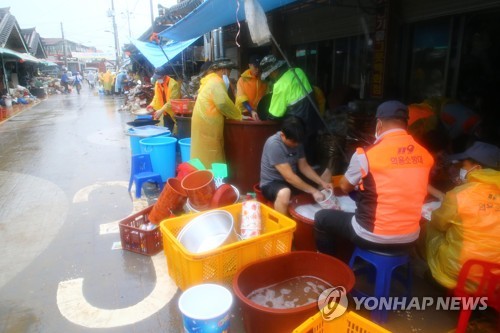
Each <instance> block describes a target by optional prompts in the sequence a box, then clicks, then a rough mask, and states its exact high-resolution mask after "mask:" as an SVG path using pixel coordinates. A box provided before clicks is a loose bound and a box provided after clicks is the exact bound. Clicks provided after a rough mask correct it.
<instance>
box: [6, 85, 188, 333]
mask: <svg viewBox="0 0 500 333" xmlns="http://www.w3.org/2000/svg"><path fill="white" fill-rule="evenodd" d="M121 103H123V100H121V99H119V98H113V97H108V96H97V95H94V94H93V93H92V92H91V91H89V90H88V89H87V88H85V89H84V90H83V91H82V93H81V95H77V94H76V92H73V93H72V94H70V95H53V96H50V97H49V98H48V99H47V100H45V101H43V102H42V103H40V104H39V105H36V106H34V107H32V108H30V109H28V110H25V111H23V112H22V113H20V114H18V115H16V116H15V117H13V118H10V119H9V120H8V121H5V122H3V123H1V124H0V197H1V199H0V247H1V248H2V256H1V257H0V267H2V270H1V273H0V300H1V301H0V304H1V305H0V332H89V331H94V330H93V329H95V328H99V329H101V328H102V329H106V331H107V332H170V331H175V332H179V331H180V328H179V327H180V320H181V318H180V314H178V311H177V299H178V296H179V292H178V289H177V287H176V286H175V284H174V283H173V282H172V280H171V279H170V278H169V277H168V273H167V271H166V269H167V268H166V262H165V257H164V255H163V252H161V253H160V254H158V255H156V256H154V257H152V258H150V257H148V256H142V255H139V254H135V253H132V252H128V251H123V250H121V249H119V248H118V249H113V248H114V246H116V245H117V244H119V242H120V235H119V230H118V221H120V220H122V219H124V218H125V217H127V216H128V215H130V214H131V213H133V212H135V211H139V210H141V209H142V208H144V207H146V205H147V202H146V200H145V199H144V196H143V199H142V200H136V201H133V200H132V199H131V197H130V195H129V194H128V192H127V187H128V179H129V177H130V145H129V139H128V137H127V136H126V135H124V131H125V130H126V128H127V125H126V122H127V121H130V120H132V118H133V117H132V116H131V115H130V114H129V113H128V112H121V111H118V109H119V106H120V104H121ZM174 300H175V301H174Z"/></svg>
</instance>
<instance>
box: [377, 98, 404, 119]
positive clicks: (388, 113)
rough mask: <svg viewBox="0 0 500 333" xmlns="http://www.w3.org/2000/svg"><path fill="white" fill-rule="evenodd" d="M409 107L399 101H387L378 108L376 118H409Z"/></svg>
mask: <svg viewBox="0 0 500 333" xmlns="http://www.w3.org/2000/svg"><path fill="white" fill-rule="evenodd" d="M408 115H409V112H408V107H407V106H406V105H405V104H403V103H401V102H399V101H387V102H384V103H382V104H380V105H379V106H378V108H377V114H376V115H375V118H401V119H408V118H409V116H408Z"/></svg>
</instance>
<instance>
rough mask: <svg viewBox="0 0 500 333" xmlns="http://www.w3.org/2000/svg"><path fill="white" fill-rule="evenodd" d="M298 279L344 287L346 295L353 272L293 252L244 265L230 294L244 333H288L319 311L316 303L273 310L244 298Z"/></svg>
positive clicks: (336, 262)
mask: <svg viewBox="0 0 500 333" xmlns="http://www.w3.org/2000/svg"><path fill="white" fill-rule="evenodd" d="M301 276H314V277H316V278H319V279H322V280H324V281H326V282H328V283H330V284H332V285H333V286H343V287H344V288H345V289H346V292H349V291H350V290H351V289H352V288H353V286H354V282H355V278H354V273H353V272H352V270H351V269H350V268H349V266H347V265H346V264H344V263H343V262H342V261H340V260H338V259H336V258H334V257H331V256H328V255H326V254H322V253H317V252H311V251H294V252H291V253H286V254H282V255H278V256H275V257H271V258H268V259H264V260H261V261H257V262H255V263H252V264H250V265H248V266H245V267H244V268H242V269H241V270H240V271H239V272H238V273H236V275H235V276H234V279H233V291H234V294H235V296H236V297H237V299H238V301H239V303H240V306H241V309H242V315H243V322H244V323H245V330H246V332H247V333H281V332H287V333H289V332H292V331H293V330H294V329H295V328H296V327H297V326H299V325H300V324H301V323H302V322H303V321H304V320H306V319H307V318H309V317H311V316H312V315H314V314H315V313H317V312H318V305H317V303H316V302H313V303H310V304H308V305H304V306H300V307H296V308H293V309H273V308H268V307H264V306H261V305H258V304H257V303H254V302H252V301H251V300H250V299H249V298H248V297H247V296H248V295H249V294H250V293H251V292H252V291H255V290H257V289H260V288H264V287H267V286H270V285H273V284H276V283H280V282H283V281H286V280H289V279H292V278H295V277H301Z"/></svg>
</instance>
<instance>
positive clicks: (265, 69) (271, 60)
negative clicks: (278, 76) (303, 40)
mask: <svg viewBox="0 0 500 333" xmlns="http://www.w3.org/2000/svg"><path fill="white" fill-rule="evenodd" d="M285 64H286V62H285V60H278V59H276V57H275V56H274V55H272V54H271V55H268V56H265V57H264V58H263V59H262V60H261V61H260V68H261V71H262V74H261V75H260V79H261V80H265V79H266V78H267V77H268V76H269V75H270V74H271V73H272V72H274V71H275V70H277V69H278V68H280V67H281V66H284V65H285Z"/></svg>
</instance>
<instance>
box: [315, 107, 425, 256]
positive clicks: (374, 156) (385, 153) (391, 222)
mask: <svg viewBox="0 0 500 333" xmlns="http://www.w3.org/2000/svg"><path fill="white" fill-rule="evenodd" d="M376 118H377V125H376V131H375V138H376V140H375V143H374V144H373V145H372V146H370V147H369V148H368V149H366V151H364V150H363V149H362V148H358V149H357V151H356V152H355V153H354V154H353V156H352V158H351V162H350V164H349V166H348V168H347V171H346V173H345V175H344V176H343V177H342V179H341V180H340V187H341V189H342V191H344V192H345V193H349V192H351V191H353V190H354V189H356V188H359V190H358V192H357V193H356V194H357V198H356V208H357V209H356V212H355V213H347V212H342V211H338V210H330V209H327V210H321V211H319V212H317V213H316V216H315V218H314V222H315V223H314V229H315V238H316V245H317V248H318V250H319V251H320V252H323V253H327V254H331V255H334V254H335V252H336V251H335V250H336V249H335V248H334V245H335V242H336V241H338V240H339V237H342V238H344V239H347V240H349V241H351V242H352V243H354V244H355V245H357V246H360V247H363V248H367V249H374V250H377V249H379V250H383V249H401V248H405V247H408V245H409V244H411V243H413V242H414V241H415V240H416V239H417V238H418V235H419V232H420V226H419V221H420V216H421V210H422V205H423V203H424V199H425V196H426V194H427V184H428V180H429V172H430V169H431V167H432V165H433V163H434V161H433V158H432V156H431V155H430V154H429V153H428V152H427V150H426V149H425V148H424V147H422V146H420V145H419V144H418V143H417V142H415V140H414V139H413V138H412V136H411V135H409V134H408V133H407V132H406V127H407V123H408V108H407V107H406V105H404V104H402V103H400V102H398V101H388V102H384V103H382V104H381V105H380V106H379V107H378V109H377V113H376ZM342 259H346V258H342Z"/></svg>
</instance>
